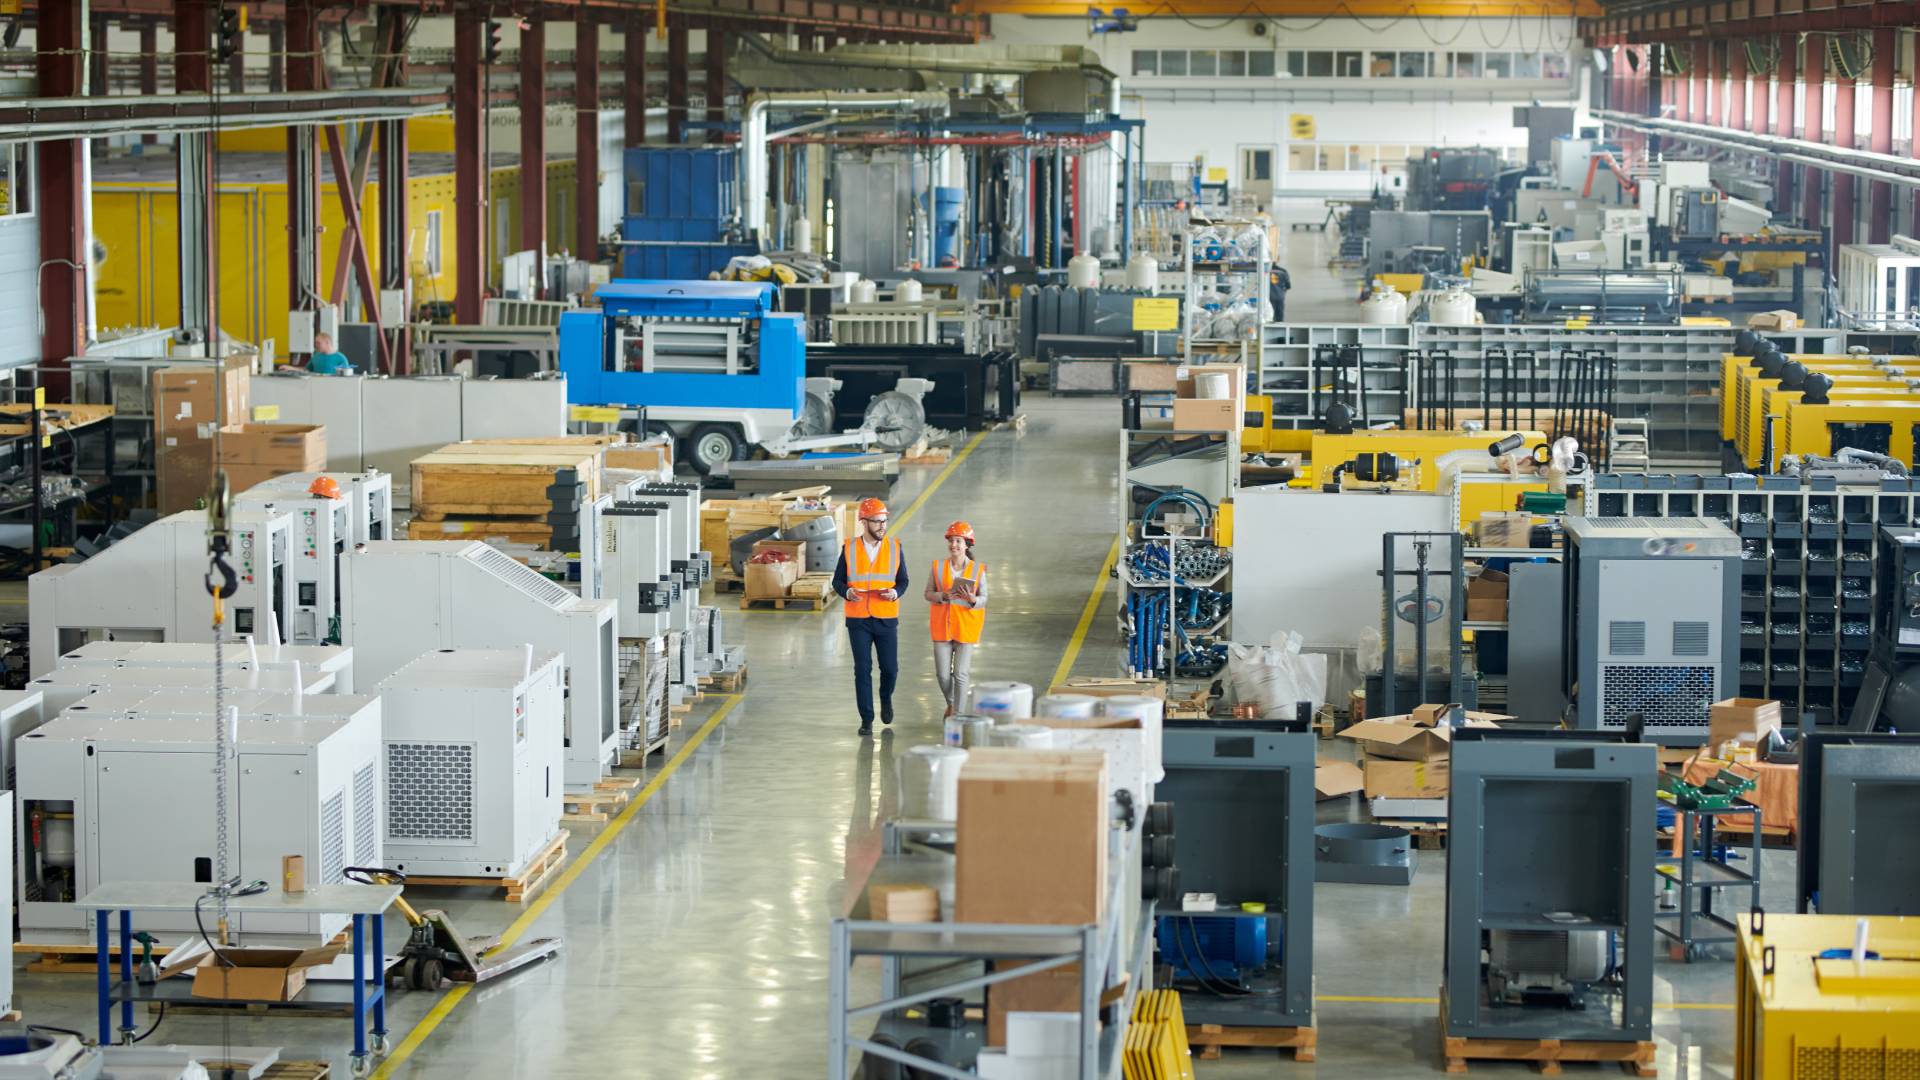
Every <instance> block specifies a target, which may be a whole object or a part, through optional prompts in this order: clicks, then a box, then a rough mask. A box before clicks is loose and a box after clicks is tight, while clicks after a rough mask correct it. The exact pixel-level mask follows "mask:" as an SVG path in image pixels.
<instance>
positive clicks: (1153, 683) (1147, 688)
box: [1047, 676, 1167, 701]
mask: <svg viewBox="0 0 1920 1080" xmlns="http://www.w3.org/2000/svg"><path fill="white" fill-rule="evenodd" d="M1047 693H1049V694H1086V695H1087V696H1089V697H1122V696H1126V695H1131V694H1142V695H1145V696H1147V697H1154V698H1159V699H1160V700H1161V701H1165V700H1167V684H1166V683H1164V682H1159V681H1157V680H1150V679H1101V678H1093V677H1090V676H1082V677H1080V678H1077V679H1068V680H1067V681H1066V682H1063V683H1060V684H1058V685H1056V686H1054V687H1053V688H1052V689H1050V690H1048V691H1047Z"/></svg>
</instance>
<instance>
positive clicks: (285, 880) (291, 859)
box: [280, 855, 307, 893]
mask: <svg viewBox="0 0 1920 1080" xmlns="http://www.w3.org/2000/svg"><path fill="white" fill-rule="evenodd" d="M280 891H281V892H290V893H303V892H306V891H307V857H306V856H305V855H282V856H280Z"/></svg>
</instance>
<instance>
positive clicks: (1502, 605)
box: [1467, 570, 1507, 622]
mask: <svg viewBox="0 0 1920 1080" xmlns="http://www.w3.org/2000/svg"><path fill="white" fill-rule="evenodd" d="M1506 618H1507V575H1505V574H1503V573H1501V572H1500V571H1498V570H1483V571H1481V573H1480V576H1479V577H1476V578H1474V579H1473V580H1472V581H1469V582H1467V621H1468V622H1505V621H1506Z"/></svg>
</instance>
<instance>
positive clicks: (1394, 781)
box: [1366, 757, 1453, 799]
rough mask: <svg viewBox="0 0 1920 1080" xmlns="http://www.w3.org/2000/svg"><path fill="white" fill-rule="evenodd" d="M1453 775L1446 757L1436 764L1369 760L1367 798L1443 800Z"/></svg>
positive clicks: (1434, 762) (1379, 759)
mask: <svg viewBox="0 0 1920 1080" xmlns="http://www.w3.org/2000/svg"><path fill="white" fill-rule="evenodd" d="M1452 775H1453V773H1452V766H1451V765H1450V764H1449V762H1448V760H1447V759H1446V758H1444V757H1443V758H1439V759H1437V760H1434V761H1394V760H1391V759H1387V758H1369V759H1368V760H1367V768H1366V791H1367V798H1369V799H1377V798H1387V799H1444V798H1446V797H1447V789H1448V787H1449V786H1450V783H1451V780H1452Z"/></svg>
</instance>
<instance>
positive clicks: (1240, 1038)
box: [1187, 1024, 1319, 1061]
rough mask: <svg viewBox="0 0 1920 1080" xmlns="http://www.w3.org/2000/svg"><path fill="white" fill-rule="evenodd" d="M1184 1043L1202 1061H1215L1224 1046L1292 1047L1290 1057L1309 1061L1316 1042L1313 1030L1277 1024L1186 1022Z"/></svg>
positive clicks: (1312, 1055) (1317, 1037) (1317, 1042)
mask: <svg viewBox="0 0 1920 1080" xmlns="http://www.w3.org/2000/svg"><path fill="white" fill-rule="evenodd" d="M1187 1045H1189V1046H1191V1047H1193V1049H1194V1056H1195V1057H1197V1058H1199V1059H1200V1060H1201V1061H1216V1060H1218V1059H1219V1057H1220V1048H1221V1047H1223V1046H1243V1047H1252V1048H1254V1049H1265V1050H1282V1051H1285V1050H1291V1051H1293V1060H1295V1061H1312V1060H1313V1059H1314V1048H1315V1047H1316V1046H1317V1045H1319V1036H1318V1034H1317V1032H1316V1031H1315V1029H1313V1028H1310V1027H1301V1028H1276V1027H1225V1026H1223V1025H1220V1024H1188V1025H1187Z"/></svg>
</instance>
